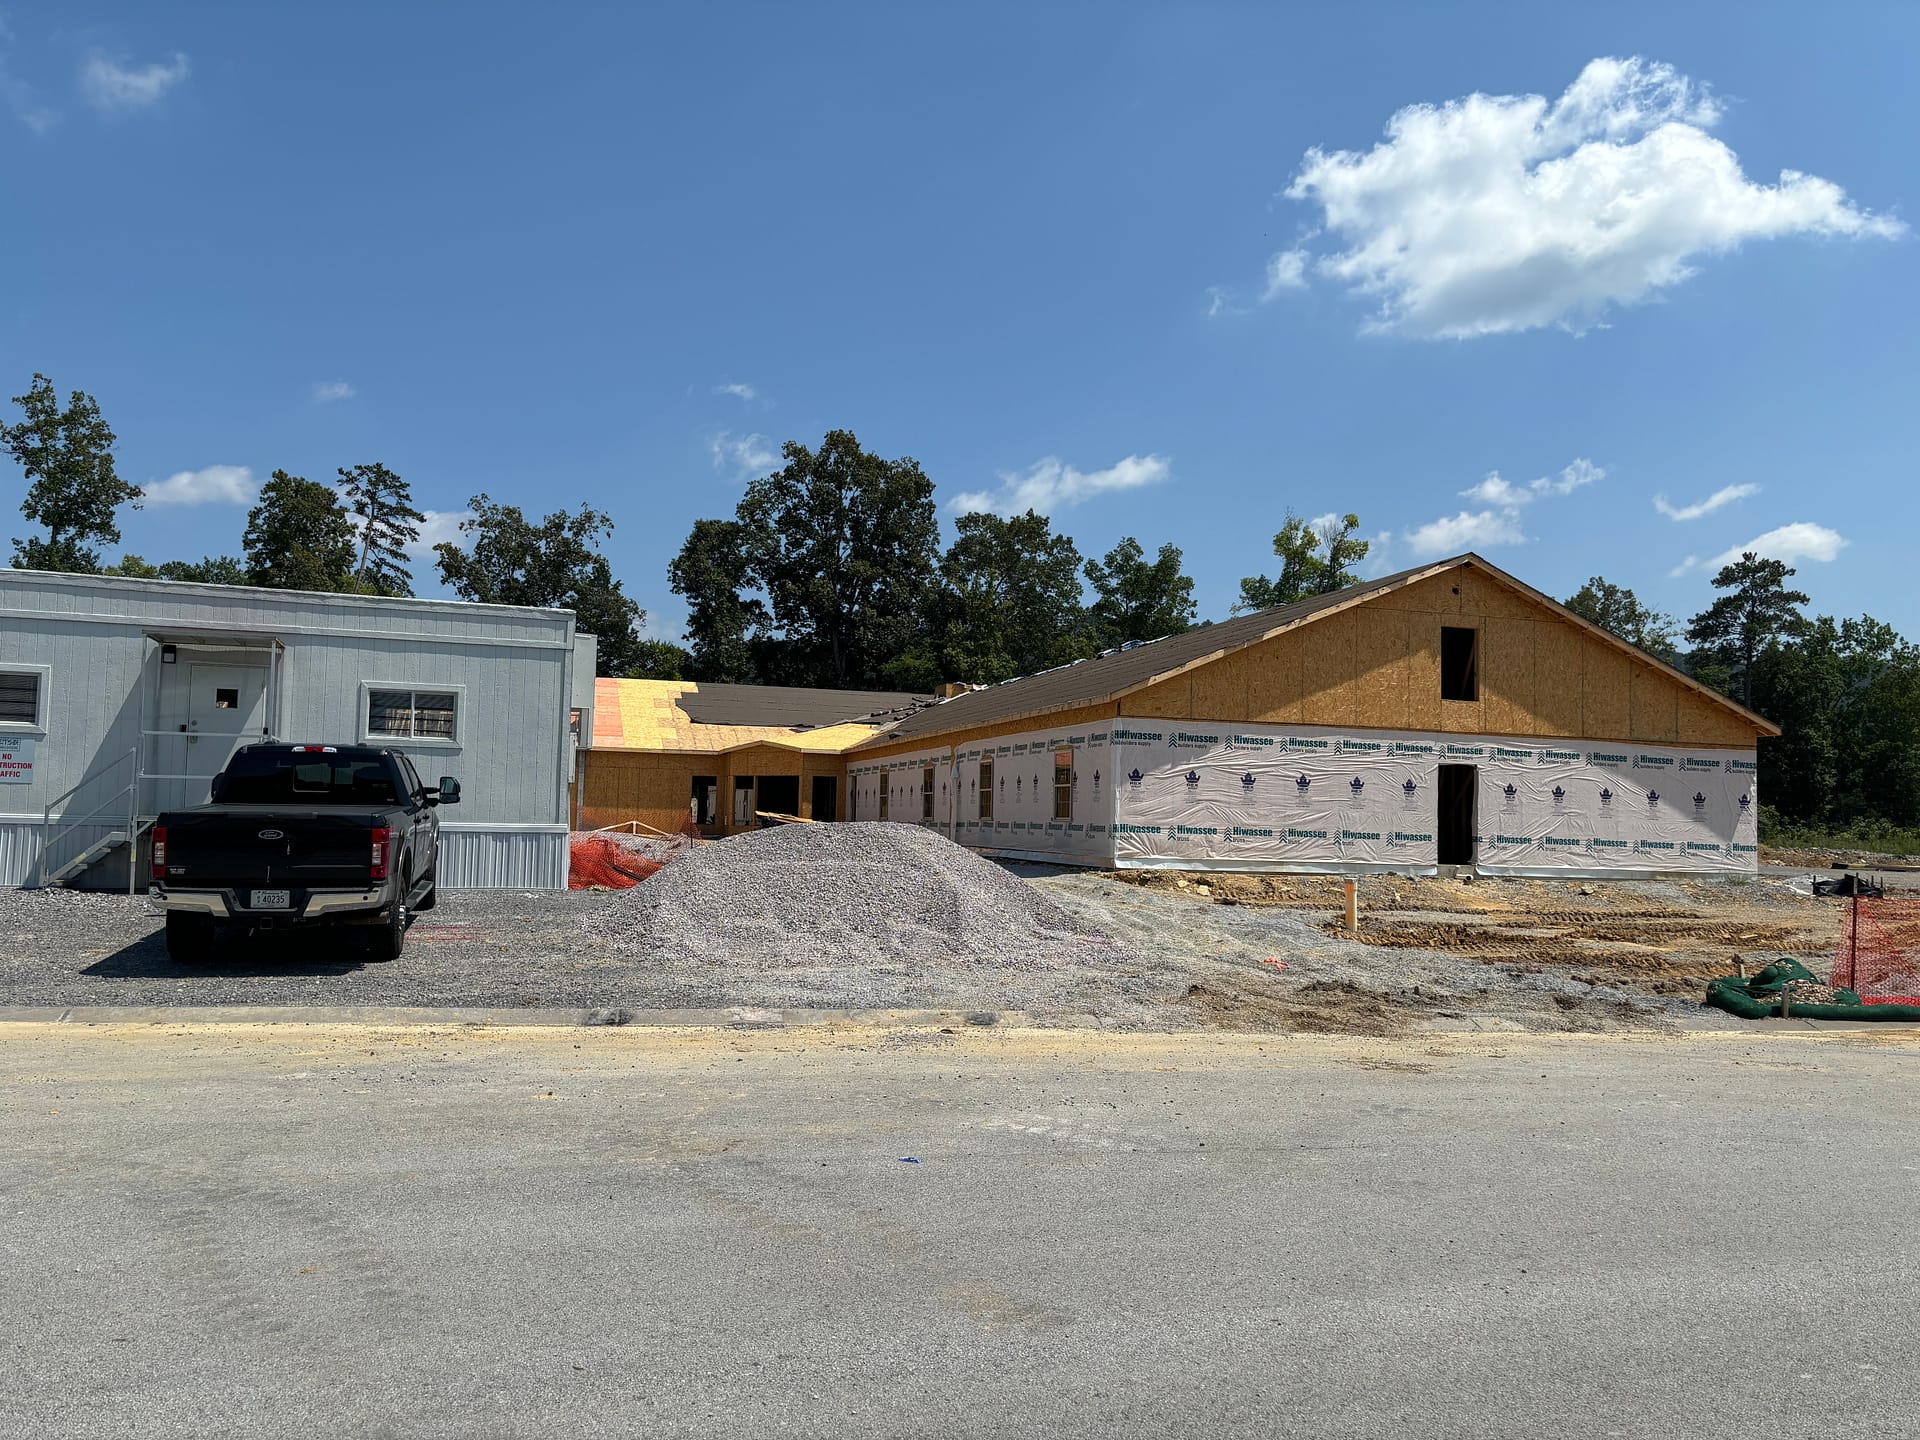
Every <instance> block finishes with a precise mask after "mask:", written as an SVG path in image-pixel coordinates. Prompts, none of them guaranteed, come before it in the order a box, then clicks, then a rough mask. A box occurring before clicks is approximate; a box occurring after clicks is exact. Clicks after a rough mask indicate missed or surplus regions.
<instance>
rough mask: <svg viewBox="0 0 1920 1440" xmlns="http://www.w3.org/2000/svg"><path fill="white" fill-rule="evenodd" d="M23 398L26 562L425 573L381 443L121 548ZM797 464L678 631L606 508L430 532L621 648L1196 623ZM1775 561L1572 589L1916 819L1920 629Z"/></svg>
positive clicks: (927, 645) (85, 468) (1851, 824)
mask: <svg viewBox="0 0 1920 1440" xmlns="http://www.w3.org/2000/svg"><path fill="white" fill-rule="evenodd" d="M14 403H15V404H16V405H17V406H19V407H20V410H21V412H22V416H23V418H22V419H21V420H20V421H19V422H18V423H16V424H13V425H9V426H5V427H3V428H0V442H3V443H4V444H5V446H6V448H7V450H8V452H9V453H10V454H11V455H12V456H13V457H14V459H15V460H16V461H17V462H18V463H19V464H20V466H21V468H22V469H23V470H24V472H25V474H26V477H27V480H28V482H29V484H28V489H27V494H26V498H25V501H24V503H23V504H22V505H21V511H22V513H23V514H24V515H25V516H26V517H27V519H28V520H30V521H32V522H34V523H35V524H36V525H38V526H39V527H41V529H42V530H43V531H44V532H45V533H44V534H41V535H35V536H30V537H27V538H24V539H17V540H15V541H14V547H13V548H14V560H13V563H14V564H15V565H16V566H19V567H26V568H32V569H42V570H64V571H78V572H88V573H101V574H118V575H128V576H137V577H145V578H159V579H167V580H181V581H201V582H209V583H214V584H244V585H262V586H267V587H270V588H279V589H289V590H319V591H333V592H340V593H359V594H373V595H410V594H412V586H413V577H412V572H411V570H410V568H409V552H410V550H411V549H412V548H414V547H415V546H416V545H417V542H418V540H419V536H420V525H421V523H422V520H423V516H422V514H421V512H420V511H419V510H418V509H416V508H415V507H414V504H413V499H412V495H411V491H410V489H409V487H408V485H407V482H406V481H405V480H403V479H402V478H401V477H400V476H398V475H396V474H394V473H393V472H392V471H391V470H389V469H387V467H385V466H384V465H380V464H377V463H376V464H363V465H353V466H343V467H340V468H339V469H338V471H337V472H336V476H337V478H336V480H335V481H334V483H332V484H327V483H323V482H320V481H313V480H308V479H306V478H305V477H303V476H299V475H292V474H289V473H287V472H286V471H284V470H275V471H274V472H273V474H272V476H271V478H269V479H268V480H267V482H266V483H265V484H264V485H262V486H261V489H260V493H259V496H258V499H257V502H256V503H255V505H254V506H253V508H252V509H251V510H250V511H249V512H248V515H247V521H246V527H245V530H244V532H243V534H242V536H241V542H240V553H239V554H238V555H209V556H205V557H203V558H201V559H199V560H169V561H165V562H162V563H160V564H157V565H152V564H149V563H148V562H147V561H145V560H144V559H142V558H141V557H139V556H137V555H128V556H125V557H123V558H122V559H121V560H120V561H118V562H117V563H116V564H113V565H105V566H103V565H102V564H101V562H100V552H99V549H98V547H100V546H102V545H117V544H118V543H119V541H120V530H119V526H118V521H117V514H118V512H119V510H120V509H121V507H123V506H129V505H131V506H138V504H139V503H140V498H141V494H140V489H139V487H137V486H134V485H131V484H128V483H127V482H125V481H123V480H122V479H121V478H120V476H119V475H118V473H117V472H116V470H115V468H114V461H113V446H114V443H115V436H114V434H113V432H112V430H111V429H110V428H109V427H108V426H107V425H106V423H105V421H104V420H103V419H102V417H101V415H100V410H99V406H98V405H97V404H96V403H95V402H94V400H93V398H92V397H91V396H89V395H86V394H83V393H82V392H79V391H75V392H73V393H72V395H71V396H70V397H69V399H68V401H67V402H66V404H65V405H64V406H63V405H62V404H61V403H60V401H59V399H58V397H57V395H56V394H55V392H54V388H53V385H52V383H51V382H50V381H48V380H47V379H46V377H44V376H40V375H36V376H35V377H34V380H33V384H32V386H31V388H30V389H29V391H28V393H27V394H26V395H23V396H17V397H15V401H14ZM782 460H783V462H784V463H783V464H782V465H781V467H780V468H779V469H778V470H775V471H774V472H773V473H771V474H769V475H766V476H764V477H762V478H760V479H757V480H754V481H752V482H751V483H750V484H749V485H748V486H747V488H746V492H745V494H744V495H743V496H742V497H741V499H740V501H739V503H738V504H737V505H736V506H735V507H734V513H733V515H732V516H731V517H730V518H708V519H701V520H697V521H695V522H694V524H693V527H692V529H691V531H690V533H689V534H688V536H687V539H686V542H685V543H684V544H683V545H682V546H681V548H680V550H679V553H678V554H677V555H676V556H675V557H674V559H673V561H672V563H671V564H670V565H669V566H668V572H667V573H668V581H669V583H670V585H671V586H672V588H673V590H674V592H675V593H676V594H678V595H680V596H681V597H683V598H684V600H685V601H686V605H687V622H686V627H685V639H686V642H687V643H686V645H685V646H684V647H682V646H678V645H674V644H670V643H668V642H665V641H661V640H655V639H649V638H646V637H643V636H642V635H641V634H640V629H641V626H642V625H643V624H644V622H645V612H644V611H642V610H641V609H640V607H639V606H638V605H637V604H635V603H634V602H633V601H632V600H631V599H629V598H628V597H627V595H626V594H625V592H624V591H623V589H622V587H621V584H620V582H619V581H618V580H616V579H615V578H614V577H613V574H612V571H611V568H610V566H609V564H608V562H607V560H606V557H605V555H604V554H603V553H602V547H603V545H604V544H605V542H606V541H607V539H608V538H609V537H610V536H611V535H612V533H613V521H612V519H611V518H610V517H609V516H608V515H606V514H605V513H604V512H602V511H599V510H595V509H594V508H592V507H591V506H588V505H584V504H583V505H582V506H581V507H580V508H579V510H577V511H575V512H572V513H568V512H566V511H564V510H561V511H555V512H553V513H552V514H549V515H546V516H544V517H542V518H541V519H539V520H532V519H529V518H528V517H527V516H526V515H525V514H524V513H522V511H521V510H520V509H519V507H517V506H512V505H501V504H497V503H495V502H494V501H493V500H491V499H490V498H489V497H488V496H487V495H485V494H484V493H483V494H480V495H476V496H474V497H473V498H472V500H471V501H470V502H469V511H470V514H469V516H468V518H467V519H465V520H464V521H463V522H462V525H461V531H462V533H463V537H464V539H465V540H466V544H465V545H464V547H463V546H461V545H456V544H452V543H442V544H439V545H437V546H435V547H434V565H435V567H436V569H437V570H438V573H439V576H440V579H441V580H442V582H443V583H444V584H446V585H447V586H448V587H449V588H450V589H451V590H453V592H454V593H455V594H457V595H459V596H460V597H461V598H463V599H467V600H474V601H481V602H486V603H493V604H507V605H543V606H560V607H563V608H567V609H571V610H573V611H574V612H575V613H576V614H577V615H578V617H579V625H580V628H581V629H582V630H585V631H590V632H592V633H594V634H596V635H598V636H599V637H600V667H599V668H600V673H601V674H603V675H622V676H639V677H653V678H660V679H690V680H699V681H708V682H721V681H731V682H740V683H760V684H778V685H807V686H820V687H825V688H845V689H898V690H909V691H917V692H926V691H930V690H932V689H933V688H934V687H935V686H937V685H938V684H940V683H942V682H945V681H964V682H969V683H973V684H992V683H995V682H997V681H1001V680H1007V679H1011V678H1012V677H1014V676H1017V675H1031V674H1035V673H1037V672H1039V671H1042V670H1049V669H1052V668H1055V667H1057V666H1061V665H1066V664H1070V663H1072V662H1073V661H1076V660H1082V659H1086V658H1088V657H1089V656H1093V655H1096V654H1099V653H1101V652H1103V651H1106V650H1110V649H1114V648H1117V647H1120V646H1124V645H1128V644H1132V643H1136V642H1142V641H1148V640H1155V639H1159V638H1160V637H1162V636H1165V635H1173V634H1178V633H1180V632H1181V631H1184V630H1186V629H1188V628H1190V627H1192V626H1193V625H1195V624H1196V623H1201V622H1199V621H1198V617H1197V609H1196V606H1195V602H1194V597H1193V580H1192V578H1191V577H1190V576H1188V575H1187V574H1186V572H1185V570H1184V568H1183V565H1182V555H1181V551H1180V549H1179V547H1178V546H1176V545H1173V544H1171V543H1162V544H1160V545H1159V546H1158V547H1157V548H1156V549H1154V550H1153V551H1151V552H1150V551H1149V550H1148V548H1147V547H1146V546H1144V545H1142V544H1141V543H1140V541H1139V540H1138V539H1137V538H1135V537H1133V536H1127V537H1124V538H1123V539H1121V541H1120V542H1119V543H1118V544H1116V545H1115V546H1114V547H1113V548H1112V549H1111V550H1109V551H1107V553H1106V554H1104V555H1102V556H1099V557H1086V556H1083V555H1082V554H1081V553H1080V551H1079V549H1078V547H1077V546H1076V545H1075V544H1074V541H1073V538H1072V537H1071V536H1069V535H1065V534H1063V533H1061V532H1060V531H1059V530H1057V529H1056V528H1055V527H1054V525H1053V522H1052V520H1051V519H1050V518H1049V517H1047V516H1045V515H1041V514H1039V513H1037V512H1035V511H1033V510H1028V511H1026V512H1024V513H1022V514H1018V515H998V514H991V513H979V514H969V515H962V516H960V517H959V518H958V520H957V521H956V523H955V526H954V532H955V533H954V535H953V538H952V540H951V541H949V542H947V543H946V544H944V546H943V544H942V532H941V525H940V519H939V514H938V510H937V508H936V505H935V501H934V487H933V482H932V481H931V480H930V479H929V478H928V477H927V475H926V474H925V473H924V472H923V471H922V469H921V468H920V466H919V464H918V463H917V462H916V461H914V460H913V459H911V458H908V457H900V458H897V459H891V460H889V459H886V458H884V457H882V456H879V455H876V454H873V453H871V452H869V451H867V450H864V449H862V448H861V446H860V443H859V441H858V439H857V438H856V437H855V436H854V435H853V433H852V432H851V431H846V430H834V431H830V432H828V434H827V435H826V436H825V438H824V439H823V440H822V441H821V443H820V445H819V446H818V447H817V448H810V447H808V446H806V445H802V444H800V443H798V442H794V441H790V442H788V443H787V444H786V445H785V446H784V447H783V448H782ZM1359 530H1360V521H1359V517H1358V516H1356V515H1351V514H1348V515H1339V516H1329V517H1324V518H1322V519H1321V520H1318V521H1308V520H1303V519H1301V518H1299V517H1297V516H1294V515H1291V514H1289V515H1288V516H1286V517H1285V520H1284V522H1283V524H1282V525H1281V528H1280V530H1279V531H1278V533H1276V534H1275V535H1274V537H1273V554H1274V558H1275V559H1276V560H1277V561H1278V566H1277V571H1276V573H1275V574H1273V575H1271V576H1269V575H1265V574H1262V575H1254V576H1249V577H1246V578H1245V579H1243V580H1242V581H1241V582H1240V591H1239V596H1238V599H1237V601H1236V603H1235V605H1234V607H1233V608H1234V610H1235V611H1236V612H1240V611H1250V610H1260V609H1268V608H1271V607H1273V606H1276V605H1285V604H1290V603H1293V602H1295V601H1298V600H1301V599H1305V598H1309V597H1311V596H1314V595H1322V594H1331V593H1333V592H1336V591H1338V590H1341V589H1344V588H1345V587H1347V586H1349V585H1352V584H1355V583H1357V582H1358V580H1359V576H1358V574H1357V573H1356V567H1358V566H1359V565H1360V564H1361V563H1362V562H1364V561H1365V559H1366V557H1367V553H1368V546H1367V542H1366V541H1365V540H1363V539H1361V538H1359ZM1794 574H1795V572H1794V571H1793V569H1792V568H1790V567H1789V566H1787V565H1785V564H1783V563H1782V562H1781V561H1778V560H1773V559H1768V558H1765V557H1762V556H1758V555H1753V554H1747V555H1743V556H1742V557H1741V558H1740V559H1739V560H1737V561H1735V562H1733V563H1732V564H1729V565H1727V566H1724V567H1723V568H1722V569H1721V570H1720V571H1719V572H1718V573H1717V574H1716V575H1715V576H1714V577H1713V581H1712V585H1713V588H1714V590H1715V591H1717V592H1719V593H1718V594H1717V596H1716V598H1715V599H1714V600H1713V601H1712V603H1711V604H1709V605H1708V606H1707V607H1706V608H1705V609H1703V610H1702V611H1700V613H1698V614H1697V615H1695V616H1693V617H1692V618H1691V619H1690V620H1689V621H1688V622H1687V623H1686V624H1685V625H1684V626H1682V625H1681V624H1680V622H1679V621H1677V620H1676V619H1675V618H1674V617H1673V616H1670V615H1667V614H1664V613H1661V612H1659V611H1657V610H1655V609H1653V608H1652V607H1650V606H1648V605H1646V604H1644V603H1643V602H1641V601H1640V599H1639V598H1638V597H1637V596H1636V595H1635V594H1634V593H1633V591H1632V590H1630V589H1628V588H1626V587H1624V586H1621V585H1617V584H1614V583H1613V582H1611V581H1608V580H1607V579H1605V578H1604V577H1602V576H1594V577H1593V578H1592V579H1590V580H1589V581H1588V582H1587V583H1586V584H1585V585H1584V586H1582V587H1581V588H1580V590H1579V591H1577V592H1576V593H1575V594H1573V595H1571V596H1569V597H1568V598H1567V600H1566V602H1565V603H1566V605H1567V607H1568V608H1569V609H1570V610H1572V611H1573V612H1574V613H1576V614H1578V615H1580V616H1582V617H1583V618H1585V619H1587V620H1589V621H1591V622H1593V623H1594V624H1596V625H1598V626H1601V627H1602V628H1604V629H1606V630H1608V631H1609V632H1611V633H1612V634H1614V635H1617V636H1619V637H1620V638H1621V639H1623V640H1625V641H1627V642H1628V643H1630V644H1632V645H1635V646H1637V647H1639V648H1640V649H1642V650H1644V651H1645V652H1646V653H1648V654H1649V655H1652V656H1654V657H1655V658H1657V659H1659V660H1661V661H1664V662H1665V663H1667V664H1669V665H1672V666H1674V667H1676V668H1678V669H1680V670H1682V671H1683V672H1685V673H1687V674H1689V675H1691V676H1692V677H1694V678H1695V679H1697V680H1699V681H1701V682H1702V683H1704V684H1706V685H1708V686H1711V687H1712V688H1714V689H1716V690H1719V691H1721V692H1722V693H1724V694H1728V695H1731V696H1733V697H1735V698H1737V699H1739V700H1741V701H1742V702H1743V703H1745V704H1746V705H1747V706H1748V707H1749V708H1752V709H1754V710H1757V711H1759V712H1760V713H1761V714H1763V715H1765V716H1767V717H1768V718H1770V719H1772V720H1774V721H1775V722H1776V723H1778V724H1780V725H1781V726H1782V727H1783V732H1784V733H1783V734H1782V735H1781V736H1780V737H1779V738H1778V739H1774V740H1770V741H1768V742H1767V743H1766V744H1765V745H1763V746H1762V747H1761V751H1760V754H1761V793H1762V795H1763V796H1764V797H1765V801H1766V806H1765V813H1766V815H1767V817H1768V820H1769V822H1770V824H1771V825H1772V826H1773V827H1774V828H1776V829H1779V828H1780V827H1783V826H1784V827H1799V828H1802V829H1814V830H1824V831H1835V832H1849V833H1852V834H1854V835H1856V836H1861V837H1865V839H1866V840H1867V841H1868V842H1869V843H1870V842H1871V841H1872V838H1873V836H1874V835H1875V834H1879V833H1883V832H1886V831H1887V830H1889V829H1899V830H1914V829H1916V828H1920V648H1917V647H1915V646H1914V645H1913V644H1912V643H1911V642H1909V641H1908V640H1906V639H1905V638H1903V637H1902V636H1901V635H1900V634H1899V633H1898V632H1896V631H1895V630H1894V628H1893V627H1892V626H1891V625H1888V624H1886V623H1885V622H1883V621H1879V620H1875V619H1874V618H1872V617H1871V616H1864V615H1863V616H1860V617H1858V618H1853V619H1846V618H1840V619H1836V618H1835V617H1832V616H1827V615H1816V616H1809V615H1808V614H1807V613H1806V607H1807V606H1808V605H1810V604H1811V600H1810V598H1809V597H1808V596H1807V595H1806V594H1805V593H1804V592H1802V591H1800V590H1796V589H1793V588H1791V587H1790V586H1789V583H1788V582H1789V581H1791V580H1792V579H1793V578H1794Z"/></svg>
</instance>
